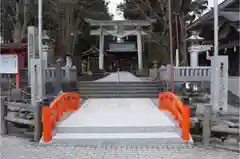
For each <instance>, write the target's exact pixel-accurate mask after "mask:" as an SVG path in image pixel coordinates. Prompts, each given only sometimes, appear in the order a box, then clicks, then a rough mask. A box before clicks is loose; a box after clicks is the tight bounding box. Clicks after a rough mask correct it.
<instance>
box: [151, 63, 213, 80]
mask: <svg viewBox="0 0 240 159" xmlns="http://www.w3.org/2000/svg"><path fill="white" fill-rule="evenodd" d="M173 69H174V81H210V78H211V67H208V66H205V67H174V68H173ZM150 76H151V77H153V79H154V78H155V77H156V79H157V78H158V79H159V80H166V81H169V80H171V66H170V65H168V66H167V67H161V68H159V69H151V70H150Z"/></svg>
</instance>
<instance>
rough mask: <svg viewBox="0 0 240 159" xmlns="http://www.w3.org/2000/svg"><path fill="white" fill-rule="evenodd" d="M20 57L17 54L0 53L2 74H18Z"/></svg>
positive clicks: (0, 70)
mask: <svg viewBox="0 0 240 159" xmlns="http://www.w3.org/2000/svg"><path fill="white" fill-rule="evenodd" d="M17 73H18V57H17V55H15V54H6V55H5V54H0V74H17Z"/></svg>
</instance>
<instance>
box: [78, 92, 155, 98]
mask: <svg viewBox="0 0 240 159" xmlns="http://www.w3.org/2000/svg"><path fill="white" fill-rule="evenodd" d="M80 94H81V98H157V97H158V94H157V93H149V94H146V93H143V94H135V93H132V94H127V93H121V94H118V93H117V92H115V93H107V94H101V93H98V94H93V93H90V94H84V93H81V92H80Z"/></svg>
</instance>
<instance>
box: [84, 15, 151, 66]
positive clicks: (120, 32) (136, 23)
mask: <svg viewBox="0 0 240 159" xmlns="http://www.w3.org/2000/svg"><path fill="white" fill-rule="evenodd" d="M86 22H88V23H90V25H91V26H99V27H100V28H99V29H98V30H92V31H91V33H90V35H97V36H99V69H100V70H102V69H104V36H105V35H112V36H114V37H117V38H124V37H126V36H129V35H135V36H137V52H138V69H139V70H142V69H143V59H142V58H143V57H142V36H144V35H147V33H146V32H144V31H143V30H142V27H144V26H145V27H148V26H150V25H151V24H152V23H153V22H155V20H121V21H97V20H89V19H86ZM126 26H133V27H134V28H135V29H132V30H124V27H126ZM104 27H115V29H113V30H107V29H106V28H104Z"/></svg>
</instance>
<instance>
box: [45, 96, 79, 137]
mask: <svg viewBox="0 0 240 159" xmlns="http://www.w3.org/2000/svg"><path fill="white" fill-rule="evenodd" d="M79 97H80V96H79V94H78V93H72V92H65V93H62V94H61V95H59V96H58V97H57V98H56V99H54V100H53V101H52V102H51V104H50V105H49V106H43V107H42V124H43V141H44V142H49V141H50V140H51V139H52V130H53V129H54V128H55V124H56V122H57V121H59V120H60V119H61V117H62V116H63V114H64V112H69V111H74V110H77V109H79V107H80V105H79V104H80V101H79Z"/></svg>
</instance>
